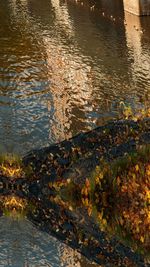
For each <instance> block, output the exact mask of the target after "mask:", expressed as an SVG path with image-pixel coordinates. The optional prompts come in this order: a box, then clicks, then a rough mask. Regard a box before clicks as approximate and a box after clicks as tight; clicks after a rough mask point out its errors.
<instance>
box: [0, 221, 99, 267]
mask: <svg viewBox="0 0 150 267" xmlns="http://www.w3.org/2000/svg"><path fill="white" fill-rule="evenodd" d="M0 266H1V267H4V266H5V267H8V266H13V267H29V266H30V267H35V266H36V267H60V266H61V267H80V266H81V267H96V266H97V265H96V264H94V263H93V264H90V263H89V262H88V261H87V260H86V259H85V258H84V257H82V256H81V255H80V254H79V253H78V252H77V251H74V250H73V249H71V248H69V247H68V246H66V245H63V244H62V243H60V242H59V241H58V240H56V239H55V238H54V237H51V236H49V235H48V234H46V233H42V232H40V231H38V230H37V229H36V228H35V227H34V226H33V225H32V224H31V223H30V222H29V221H27V220H24V219H20V220H17V219H15V220H14V219H13V218H5V217H2V218H0Z"/></svg>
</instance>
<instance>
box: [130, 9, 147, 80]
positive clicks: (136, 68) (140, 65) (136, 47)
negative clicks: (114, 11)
mask: <svg viewBox="0 0 150 267" xmlns="http://www.w3.org/2000/svg"><path fill="white" fill-rule="evenodd" d="M125 21H126V24H125V29H126V39H127V46H128V49H129V53H130V57H131V58H133V63H132V76H133V80H134V82H135V81H136V77H137V73H140V76H141V79H142V77H143V79H144V80H145V77H146V76H147V79H146V80H147V81H149V80H150V65H149V62H150V55H149V50H148V49H147V48H146V45H145V47H143V44H142V40H143V38H144V31H145V29H143V27H142V26H144V25H142V18H140V17H138V16H135V15H132V14H130V13H128V12H125Z"/></svg>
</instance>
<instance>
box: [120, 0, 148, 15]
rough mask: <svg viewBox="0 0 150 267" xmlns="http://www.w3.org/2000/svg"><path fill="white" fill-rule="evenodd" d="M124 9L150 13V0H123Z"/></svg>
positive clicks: (133, 12)
mask: <svg viewBox="0 0 150 267" xmlns="http://www.w3.org/2000/svg"><path fill="white" fill-rule="evenodd" d="M123 2H124V10H125V11H128V12H130V13H132V14H135V15H138V16H143V15H150V0H123Z"/></svg>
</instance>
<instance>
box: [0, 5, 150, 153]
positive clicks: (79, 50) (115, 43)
mask: <svg viewBox="0 0 150 267" xmlns="http://www.w3.org/2000/svg"><path fill="white" fill-rule="evenodd" d="M91 5H92V4H91ZM0 7H1V8H0V58H1V62H0V83H1V86H0V125H1V127H0V146H1V150H2V151H5V152H11V153H14V152H17V153H21V154H25V153H26V152H28V151H29V150H31V149H32V148H37V147H41V146H46V145H49V144H51V143H54V142H57V141H61V140H63V139H65V138H69V137H71V136H73V135H75V134H77V133H78V132H80V131H87V130H89V129H91V128H94V127H96V126H97V125H101V124H104V123H105V122H107V121H108V120H110V119H112V118H114V117H117V115H118V110H119V108H120V101H124V102H125V103H127V104H130V105H132V106H133V107H134V108H138V107H139V106H143V105H144V104H145V103H148V101H149V94H150V64H149V62H150V51H149V50H150V33H149V25H150V18H149V17H143V18H138V17H136V16H133V15H131V14H128V13H126V14H124V12H123V4H122V2H121V1H119V0H117V1H109V2H108V1H107V4H106V3H104V1H100V2H99V4H97V5H96V7H95V9H93V8H90V5H89V4H88V2H85V3H84V4H82V3H80V2H78V3H76V2H75V1H67V2H65V1H58V0H51V1H48V0H46V1H45V2H44V4H43V1H41V0H38V1H34V0H21V1H9V0H6V1H2V0H1V1H0Z"/></svg>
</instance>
